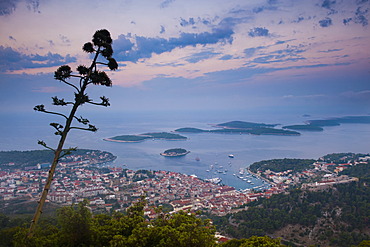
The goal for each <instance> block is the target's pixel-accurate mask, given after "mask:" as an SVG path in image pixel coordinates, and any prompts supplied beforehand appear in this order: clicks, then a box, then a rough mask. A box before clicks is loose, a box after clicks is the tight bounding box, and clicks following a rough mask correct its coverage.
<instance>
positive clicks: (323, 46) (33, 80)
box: [0, 0, 370, 115]
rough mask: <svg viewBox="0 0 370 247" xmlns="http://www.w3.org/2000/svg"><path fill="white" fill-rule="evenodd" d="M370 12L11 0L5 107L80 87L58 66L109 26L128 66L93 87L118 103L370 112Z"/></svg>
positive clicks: (289, 4) (0, 11)
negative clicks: (108, 82)
mask: <svg viewBox="0 0 370 247" xmlns="http://www.w3.org/2000/svg"><path fill="white" fill-rule="evenodd" d="M369 10H370V1H368V0H302V1H295V0H267V1H262V0H247V1H246V0H229V1H220V0H200V1H199V0H198V1H193V0H187V1H184V0H135V1H133V0H110V1H98V0H80V1H72V0H64V1H57V0H6V1H2V2H1V3H0V23H1V24H0V34H1V35H0V63H1V66H0V86H1V90H0V103H2V105H3V107H2V108H1V109H0V112H1V113H8V112H15V113H23V112H32V108H33V106H34V105H37V104H45V105H47V104H48V103H49V102H51V100H50V98H51V97H53V96H56V95H58V96H59V95H60V96H62V97H66V98H68V97H71V96H73V93H72V92H71V91H69V90H70V88H68V87H66V86H65V85H63V84H61V83H60V82H58V81H55V80H53V71H55V70H56V68H57V67H58V66H60V65H64V64H69V65H71V67H72V68H75V67H77V66H78V65H80V64H88V63H89V57H88V56H87V55H86V54H85V53H83V52H82V50H81V47H82V45H83V44H84V43H85V42H88V41H90V40H91V36H92V35H93V33H94V32H95V31H96V30H98V29H102V28H105V29H108V30H109V31H110V32H111V34H112V37H113V48H114V57H115V58H116V59H117V61H118V62H119V65H120V68H119V70H118V71H115V72H109V75H110V76H111V78H112V80H113V85H114V86H113V88H101V87H91V88H90V92H91V94H92V96H93V97H97V98H98V97H99V96H100V95H105V96H107V97H108V98H110V100H111V103H112V106H111V109H110V110H111V111H112V112H125V111H132V110H150V111H156V110H176V109H178V110H184V111H185V110H186V111H191V110H236V111H237V110H240V111H257V112H258V111H264V112H277V111H282V112H295V113H297V114H306V113H307V114H318V113H320V114H329V115H330V114H332V115H335V114H346V115H355V114H356V115H358V114H370V109H369V106H370V63H369V62H370V30H369V23H368V22H369V19H370V12H369ZM4 106H6V107H4ZM94 109H95V108H94ZM97 111H98V110H97Z"/></svg>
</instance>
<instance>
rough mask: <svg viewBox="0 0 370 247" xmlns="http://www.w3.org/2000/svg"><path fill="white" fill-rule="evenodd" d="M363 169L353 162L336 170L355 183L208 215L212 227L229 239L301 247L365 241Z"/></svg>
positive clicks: (368, 215) (367, 176)
mask: <svg viewBox="0 0 370 247" xmlns="http://www.w3.org/2000/svg"><path fill="white" fill-rule="evenodd" d="M369 165H370V164H369V163H366V164H365V163H364V164H359V165H357V166H355V167H352V168H349V169H347V170H345V171H343V172H342V174H348V175H359V176H360V180H359V182H357V183H356V182H352V183H347V184H340V185H335V186H333V187H331V188H328V189H326V190H322V191H309V190H297V189H295V190H291V191H290V193H289V194H278V195H273V196H272V197H271V198H268V199H267V198H264V199H261V200H259V201H254V202H252V203H249V204H248V205H247V206H248V210H246V211H240V212H238V213H235V214H232V215H227V216H225V217H214V218H213V220H214V223H215V224H216V225H217V227H218V229H219V230H221V231H222V232H224V233H225V234H227V235H229V236H230V237H235V238H247V237H250V236H252V235H258V236H263V235H269V236H273V237H275V238H277V237H279V238H281V239H283V240H285V241H286V242H287V243H289V242H290V243H295V244H298V245H303V246H309V245H315V246H316V245H320V246H343V247H344V246H351V245H356V244H359V243H360V242H361V241H362V240H367V239H369V238H370V229H369V227H368V221H369V219H370V212H369V210H368V209H369V206H370V187H369V186H368V185H369V181H370V168H369Z"/></svg>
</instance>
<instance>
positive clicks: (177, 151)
mask: <svg viewBox="0 0 370 247" xmlns="http://www.w3.org/2000/svg"><path fill="white" fill-rule="evenodd" d="M188 153H190V151H187V150H186V149H183V148H172V149H167V150H166V151H164V152H163V153H161V155H162V156H165V157H179V156H184V155H187V154H188Z"/></svg>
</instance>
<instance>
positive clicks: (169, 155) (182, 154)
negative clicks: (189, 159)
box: [160, 151, 190, 157]
mask: <svg viewBox="0 0 370 247" xmlns="http://www.w3.org/2000/svg"><path fill="white" fill-rule="evenodd" d="M188 153H190V151H186V152H185V153H176V154H172V153H169V154H166V153H160V155H161V156H164V157H180V156H185V155H187V154H188Z"/></svg>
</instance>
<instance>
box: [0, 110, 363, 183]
mask: <svg viewBox="0 0 370 247" xmlns="http://www.w3.org/2000/svg"><path fill="white" fill-rule="evenodd" d="M84 117H85V118H89V119H90V121H91V123H92V124H94V125H96V127H97V128H98V131H97V132H95V133H92V132H88V131H81V130H71V132H70V133H69V136H68V137H67V141H66V144H65V147H66V148H67V147H78V148H81V149H98V150H102V151H108V152H111V153H113V154H114V155H115V156H117V159H116V160H115V161H114V162H112V163H111V164H108V165H109V166H114V167H124V168H128V169H133V170H139V169H146V170H153V171H156V170H166V171H174V172H179V173H184V174H187V175H195V176H197V177H199V178H202V179H212V178H220V179H221V181H222V184H225V185H229V186H233V187H235V188H236V189H240V190H244V189H251V188H261V187H263V186H264V185H265V184H264V182H263V181H261V180H259V179H258V178H256V177H251V176H248V180H250V181H249V182H248V181H245V180H243V179H240V178H238V176H239V177H240V176H246V175H247V174H246V173H244V174H243V175H241V174H240V172H245V168H247V167H248V166H249V165H251V164H252V163H254V162H257V161H262V160H269V159H280V158H305V159H306V158H307V159H318V158H320V157H322V156H324V155H326V154H330V153H343V152H353V153H364V154H367V153H370V142H369V136H370V124H341V125H340V126H332V127H324V131H322V132H307V131H306V132H304V131H301V135H300V136H278V135H259V136H257V135H247V134H241V135H240V134H216V133H198V134H196V133H192V134H190V133H189V134H188V133H181V135H184V136H186V137H187V138H188V139H187V140H183V141H166V140H146V141H143V142H138V143H117V142H109V141H104V138H109V137H114V136H117V135H129V134H143V133H148V132H171V131H174V130H175V129H178V128H182V127H194V128H200V129H213V128H214V127H212V125H214V124H219V123H224V122H228V121H247V122H257V123H267V124H280V125H279V126H277V128H279V127H281V126H284V125H292V124H303V123H304V122H305V121H307V120H312V119H326V118H329V117H340V116H334V115H330V116H329V115H312V116H308V115H306V114H304V113H302V114H287V113H282V114H276V113H275V114H271V113H270V114H267V113H246V112H242V111H234V112H231V111H203V112H201V111H172V112H164V111H162V112H161V111H156V112H152V111H142V112H135V111H128V112H124V111H123V112H119V113H118V112H114V113H111V112H109V111H108V110H107V112H102V111H99V112H98V113H91V112H90V113H87V114H85V115H84ZM57 120H58V118H57V117H55V116H50V115H48V114H43V113H39V112H30V113H22V114H14V113H13V114H8V115H6V114H3V116H2V121H1V124H0V150H1V151H10V150H21V151H25V150H36V149H42V148H43V147H41V146H39V145H38V144H37V141H38V140H43V141H45V142H46V143H47V144H48V145H49V146H51V147H56V145H57V142H58V141H59V137H58V136H56V135H54V134H53V133H54V129H53V128H52V127H51V126H49V123H50V122H54V121H55V122H56V121H57ZM170 148H184V149H186V150H188V151H190V153H189V154H187V155H186V156H182V157H176V158H168V157H163V156H161V155H160V153H161V152H163V151H164V150H166V149H170ZM230 155H233V157H234V158H230Z"/></svg>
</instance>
